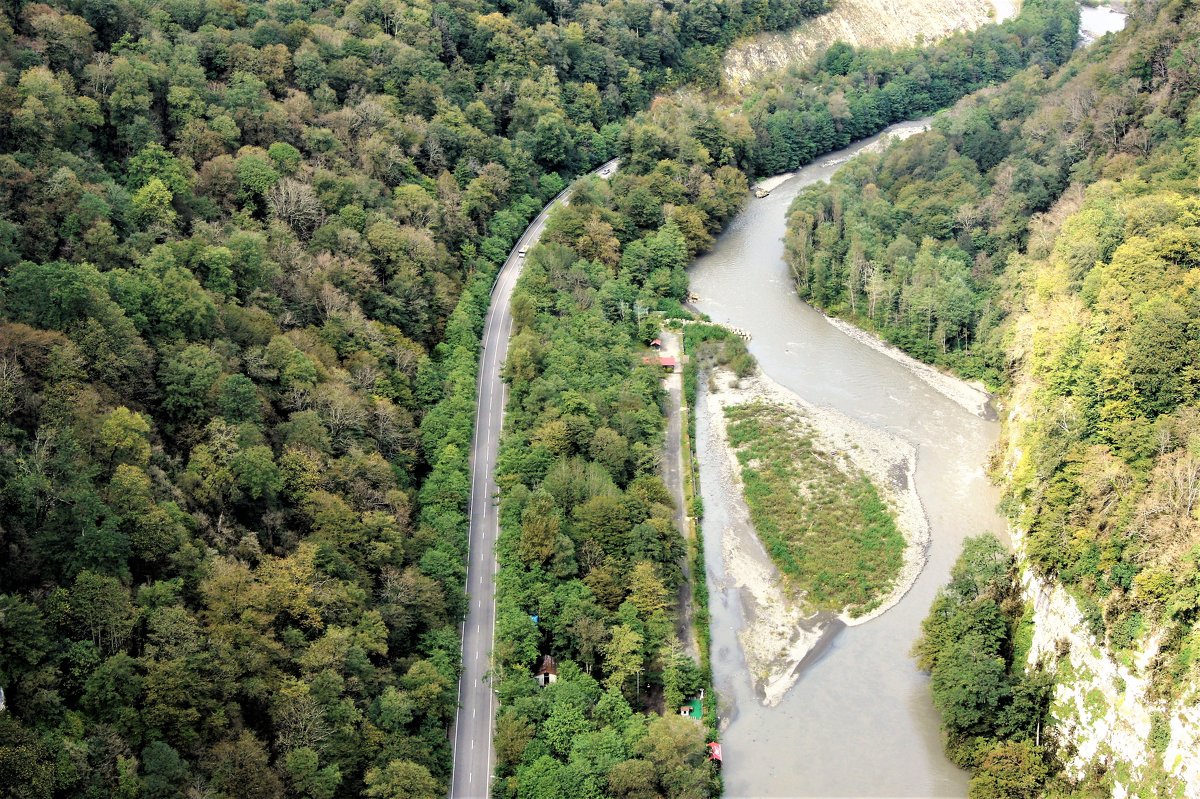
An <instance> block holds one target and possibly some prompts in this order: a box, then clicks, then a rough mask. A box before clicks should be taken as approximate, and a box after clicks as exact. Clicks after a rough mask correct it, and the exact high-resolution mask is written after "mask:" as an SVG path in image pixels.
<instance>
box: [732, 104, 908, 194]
mask: <svg viewBox="0 0 1200 799" xmlns="http://www.w3.org/2000/svg"><path fill="white" fill-rule="evenodd" d="M906 126H907V127H906ZM888 127H889V128H895V129H894V130H890V131H889V130H887V129H885V130H884V131H881V132H880V133H877V134H875V135H876V137H877V138H876V140H875V141H873V142H871V143H870V144H867V145H865V146H864V147H862V148H861V149H859V150H858V151H856V152H855V153H854V155H847V156H842V157H841V158H836V157H834V158H831V157H829V156H832V155H834V153H825V155H823V156H818V157H817V158H814V159H813V160H812V161H811V162H810V163H808V164H806V165H805V166H804V167H801V168H800V169H797V170H795V171H793V172H783V173H781V174H778V175H771V176H769V177H765V178H762V179H760V180H758V181H755V183H754V185H752V186H751V187H750V191H751V192H752V193H753V192H754V191H758V190H761V191H766V192H772V191H775V189H777V188H779V187H780V186H782V185H783V184H784V183H787V182H788V181H789V180H791V179H792V178H794V177H796V176H797V175H799V174H800V171H801V170H802V169H805V168H807V167H810V166H813V165H814V164H815V165H817V166H841V165H842V164H845V163H847V162H849V161H850V159H852V158H854V157H856V156H858V155H861V154H862V153H881V152H883V151H884V150H885V149H887V147H888V145H890V144H891V142H892V140H893V139H896V140H899V141H903V140H904V139H907V138H908V137H909V136H915V135H917V134H918V133H924V132H925V131H927V130H929V127H930V123H929V122H928V121H927V120H913V121H911V122H897V123H895V124H894V125H889V126H888ZM849 146H850V147H853V146H854V145H853V144H851V145H849Z"/></svg>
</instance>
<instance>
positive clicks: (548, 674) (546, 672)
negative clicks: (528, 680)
mask: <svg viewBox="0 0 1200 799" xmlns="http://www.w3.org/2000/svg"><path fill="white" fill-rule="evenodd" d="M533 679H535V680H537V684H538V685H540V686H542V687H543V688H545V687H546V686H547V685H553V684H554V683H556V682H558V664H556V663H555V662H554V658H552V657H550V656H549V655H542V656H541V657H540V658H538V664H537V668H536V669H534V672H533Z"/></svg>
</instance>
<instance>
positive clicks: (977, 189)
mask: <svg viewBox="0 0 1200 799" xmlns="http://www.w3.org/2000/svg"><path fill="white" fill-rule="evenodd" d="M1197 41H1200V13H1198V12H1197V10H1196V9H1195V8H1194V7H1193V5H1192V4H1190V3H1186V2H1162V3H1159V2H1141V3H1137V4H1134V5H1133V6H1132V8H1131V14H1130V21H1129V27H1128V29H1127V30H1126V31H1125V32H1124V33H1122V34H1120V35H1117V36H1113V37H1108V38H1106V39H1105V40H1102V41H1101V42H1100V43H1098V44H1096V45H1093V46H1092V47H1090V48H1088V49H1087V50H1084V51H1081V52H1079V53H1078V54H1077V55H1076V56H1075V57H1074V58H1073V59H1072V60H1071V61H1070V62H1069V63H1068V64H1067V65H1066V66H1065V67H1064V68H1063V69H1061V70H1059V71H1058V72H1055V73H1051V74H1047V73H1046V71H1045V70H1043V69H1041V68H1039V67H1033V68H1030V69H1027V70H1025V71H1024V72H1022V73H1021V74H1019V75H1018V76H1016V77H1015V78H1014V79H1013V80H1012V81H1010V82H1009V83H1007V84H1005V85H1003V86H1000V87H996V88H994V89H989V90H986V91H982V92H980V93H978V94H976V95H974V96H972V97H970V98H968V99H967V100H965V101H963V102H962V103H960V104H959V106H958V107H957V108H956V109H955V111H954V112H953V113H950V114H947V115H944V116H941V117H939V118H938V119H937V120H936V121H935V123H934V129H933V130H932V131H931V132H929V133H927V134H924V135H921V136H917V137H913V138H912V139H909V140H907V141H905V142H903V143H899V144H897V145H895V146H893V147H892V148H891V149H890V150H889V151H888V152H886V153H885V154H883V155H881V156H874V157H868V158H863V159H859V160H858V161H856V162H855V163H853V164H851V165H850V166H849V167H847V168H846V169H844V170H842V171H841V172H840V173H839V175H838V176H837V177H835V178H834V180H833V182H832V184H831V185H829V186H822V187H816V188H814V189H812V190H810V191H808V192H807V193H806V194H805V195H803V196H802V197H800V198H798V199H797V202H796V204H795V206H794V208H793V211H792V216H791V220H790V227H789V234H788V236H789V247H790V255H789V258H790V261H791V265H792V268H793V271H794V274H795V276H796V278H797V282H798V287H799V290H800V291H801V293H802V294H803V295H804V296H807V297H809V298H810V299H812V300H813V301H815V302H817V303H819V304H820V305H822V307H824V308H826V309H827V310H829V311H831V312H835V313H839V314H845V315H846V316H848V317H849V318H852V319H854V320H855V321H857V322H858V323H860V324H863V325H866V326H872V327H874V328H875V329H877V330H879V331H880V332H882V333H883V334H884V335H885V336H887V337H888V338H889V339H891V340H892V341H893V342H895V343H897V344H899V345H900V346H902V347H904V348H905V349H907V350H908V351H910V352H912V353H913V354H916V355H918V356H920V357H923V358H925V359H927V360H929V361H932V362H935V363H941V364H944V365H947V366H951V367H953V368H955V369H957V370H958V371H959V372H960V373H961V374H964V375H969V376H979V377H983V378H985V379H986V380H988V381H989V382H991V383H993V384H995V385H1001V386H1004V387H1006V389H1007V394H1006V396H1007V399H1008V402H1009V403H1010V408H1011V410H1010V422H1009V429H1008V431H1007V433H1006V451H1005V452H1004V453H1003V457H1001V458H999V459H998V465H999V466H1000V467H1001V470H1000V471H999V472H998V477H999V478H1000V479H1002V480H1004V482H1005V488H1006V499H1005V509H1006V511H1007V512H1008V514H1009V516H1010V518H1011V520H1012V522H1013V523H1014V527H1015V528H1016V530H1017V532H1018V533H1019V536H1020V541H1021V552H1022V553H1023V555H1024V557H1026V558H1027V559H1028V563H1029V565H1030V566H1031V567H1032V568H1033V569H1034V570H1035V571H1036V572H1037V573H1038V574H1040V575H1043V576H1045V577H1048V578H1051V579H1053V580H1055V581H1058V582H1060V583H1061V584H1063V585H1065V586H1066V587H1067V589H1068V590H1069V592H1070V593H1071V594H1072V596H1073V597H1074V598H1075V600H1076V602H1077V603H1078V605H1079V606H1080V608H1081V609H1082V610H1083V614H1084V617H1085V619H1086V622H1087V626H1088V628H1089V629H1088V632H1090V633H1091V634H1093V635H1094V636H1095V638H1096V640H1097V641H1099V642H1101V643H1103V644H1104V645H1105V646H1106V648H1107V650H1108V651H1110V652H1112V653H1113V655H1114V657H1115V658H1117V659H1118V660H1120V661H1121V662H1131V661H1130V658H1131V657H1132V653H1133V652H1134V651H1137V650H1139V649H1140V648H1141V647H1142V646H1143V645H1144V644H1145V643H1146V642H1147V641H1148V640H1150V639H1153V641H1154V643H1153V648H1154V649H1153V651H1155V654H1154V655H1153V658H1152V659H1151V660H1150V662H1149V665H1148V671H1147V673H1148V675H1149V678H1150V679H1149V685H1150V689H1149V693H1148V695H1147V696H1146V697H1143V699H1145V701H1147V702H1149V703H1151V704H1152V705H1153V706H1155V707H1160V708H1167V707H1168V706H1169V705H1170V703H1172V702H1174V701H1178V700H1179V699H1180V698H1181V696H1184V695H1186V694H1188V692H1190V691H1192V690H1194V689H1193V688H1192V687H1189V686H1194V685H1195V684H1196V681H1197V679H1198V678H1200V671H1198V666H1197V664H1198V663H1200V624H1198V622H1200V599H1198V597H1200V594H1198V593H1197V585H1200V582H1198V581H1200V576H1198V575H1200V528H1198V527H1197V513H1196V503H1195V501H1194V500H1195V496H1196V487H1197V486H1198V485H1200V465H1198V464H1200V459H1198V450H1197V444H1198V442H1197V438H1196V419H1197V418H1198V413H1200V409H1198V406H1197V401H1198V399H1200V397H1198V394H1197V388H1198V387H1200V375H1198V374H1197V372H1196V364H1197V363H1198V362H1200V331H1198V330H1197V327H1196V324H1195V320H1196V319H1197V318H1198V314H1200V306H1198V305H1197V291H1196V275H1197V271H1196V268H1197V266H1198V265H1200V264H1198V262H1197V260H1196V252H1197V250H1198V244H1200V238H1198V232H1197V231H1198V228H1197V220H1198V218H1200V217H1198V209H1200V204H1198V203H1200V199H1198V192H1200V189H1198V180H1197V178H1198V176H1200V162H1198V161H1197V152H1198V148H1200V144H1198V143H1200V50H1198V49H1197ZM951 593H952V592H951ZM997 596H1000V593H997ZM951 600H952V598H947V597H943V599H940V600H939V603H940V604H938V605H935V608H934V612H933V615H932V616H931V621H930V622H927V626H928V625H929V624H931V623H934V621H933V619H934V617H945V616H947V614H948V613H949V611H948V610H947V603H950V602H951ZM954 601H955V602H959V603H960V604H961V602H960V600H954ZM972 601H974V600H972ZM997 604H1002V602H1001V601H1000V600H997ZM988 612H989V613H990V612H991V611H990V610H989V611H988ZM951 615H952V614H951ZM938 623H940V622H938ZM1009 623H1010V624H1009V626H1010V627H1011V626H1012V619H1011V618H1009ZM988 624H993V625H996V624H998V622H988ZM997 630H999V627H997ZM927 638H928V630H927ZM1001 644H1002V646H1001V649H1002V650H1003V648H1004V647H1006V646H1007V647H1011V646H1012V644H1011V643H1003V642H1001ZM1004 657H1009V658H1010V659H1009V660H1008V661H1007V663H1001V665H1011V664H1012V660H1011V655H1009V654H1008V653H1007V652H1003V653H1002V656H1001V659H1002V660H1003V659H1004ZM922 660H923V663H924V665H926V666H931V665H932V664H933V661H931V660H930V658H928V657H927V656H922ZM934 692H935V700H936V699H937V697H938V692H939V687H938V671H937V669H936V668H935V669H934ZM942 709H943V714H944V720H945V722H946V725H947V729H948V732H949V745H950V748H951V751H952V752H955V753H957V755H958V756H963V755H964V753H965V755H967V756H965V757H962V762H966V763H968V764H970V765H973V766H975V767H982V768H984V769H985V771H986V770H987V769H988V768H989V767H988V765H987V759H988V757H989V756H988V755H986V753H985V752H983V751H980V750H975V752H974V754H971V751H970V750H969V749H965V748H964V747H963V746H962V744H963V743H964V736H963V734H964V732H965V733H968V734H982V735H984V736H985V737H987V736H993V734H994V733H995V732H996V731H997V730H1000V729H1002V728H1003V724H1004V710H1003V708H1002V707H1001V706H999V705H996V706H993V707H991V708H990V709H989V712H988V714H986V715H987V716H988V718H987V719H984V720H983V724H984V727H982V728H980V729H984V730H985V731H984V732H983V733H971V732H970V730H964V728H961V727H960V725H959V722H958V720H956V717H955V711H954V709H953V708H947V707H943V708H942ZM1164 718H1165V717H1160V718H1158V719H1157V721H1155V724H1156V725H1158V727H1156V728H1155V729H1156V730H1158V732H1156V733H1155V734H1153V735H1152V736H1151V740H1150V741H1148V742H1147V746H1148V747H1159V748H1158V749H1156V750H1155V751H1161V747H1162V746H1163V745H1164V744H1165V743H1166V739H1167V737H1169V735H1167V734H1166V732H1167V730H1166V728H1165V726H1164V721H1163V719H1164ZM988 729H990V730H991V732H987V731H986V730H988ZM1026 734H1027V732H1026V733H1022V735H1026ZM994 737H995V738H996V739H997V740H1005V741H1007V742H1008V743H1006V744H1005V746H1007V747H1008V750H1006V751H1007V754H1006V755H1005V757H1008V758H1010V759H1011V762H1012V763H1013V764H1017V767H1018V768H1029V767H1030V766H1029V758H1028V755H1029V751H1028V750H1027V749H1026V750H1024V751H1022V752H1018V751H1017V749H1015V748H1013V746H1015V745H1016V743H1019V742H1020V740H1021V738H1020V736H1016V737H1014V736H1012V735H1009V734H1003V735H995V736H994ZM1022 746H1024V745H1023V744H1022ZM1018 755H1019V757H1018ZM1021 763H1024V765H1020V764H1021ZM993 765H994V764H993ZM1046 765H1047V766H1048V767H1050V771H1052V770H1053V766H1054V761H1053V760H1052V759H1048V760H1047V761H1046ZM1048 773H1049V772H1048ZM1159 777H1162V775H1161V774H1160V775H1151V776H1150V777H1147V778H1146V779H1147V782H1146V783H1145V784H1144V785H1142V786H1141V788H1139V790H1142V789H1144V790H1145V791H1146V792H1147V793H1146V795H1149V794H1150V793H1156V792H1159V791H1163V792H1166V793H1168V794H1169V793H1170V792H1171V791H1173V790H1176V789H1178V787H1179V786H1174V787H1172V786H1171V782H1170V780H1169V779H1168V778H1165V777H1163V778H1162V779H1163V781H1162V782H1161V783H1159V782H1157V780H1158V779H1159ZM1088 780H1089V781H1088V782H1085V783H1084V784H1083V785H1079V786H1065V787H1064V786H1059V788H1056V789H1055V790H1061V791H1063V792H1065V793H1072V792H1078V795H1088V794H1087V791H1089V790H1091V791H1104V790H1105V787H1104V786H1105V785H1107V783H1106V782H1105V780H1106V777H1105V774H1104V773H1103V769H1100V771H1099V772H1097V773H1094V774H1091V775H1090V776H1089V777H1088ZM1013 790H1014V791H1016V792H1014V793H987V792H985V791H984V789H983V788H982V787H981V788H979V791H980V793H979V794H978V795H980V796H993V795H1030V794H1029V793H1028V791H1037V790H1040V787H1039V786H1036V785H1027V786H1026V788H1025V789H1023V790H1026V791H1027V792H1025V793H1022V792H1020V791H1017V789H1015V788H1014V789H1013ZM1072 795H1075V794H1072Z"/></svg>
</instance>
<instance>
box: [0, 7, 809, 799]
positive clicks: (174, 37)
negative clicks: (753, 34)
mask: <svg viewBox="0 0 1200 799" xmlns="http://www.w3.org/2000/svg"><path fill="white" fill-rule="evenodd" d="M823 8H824V4H823V2H820V0H813V1H812V2H802V3H798V4H797V3H787V4H782V3H776V2H766V3H756V4H745V5H741V4H738V3H730V4H723V5H721V6H717V5H716V4H713V3H706V2H696V3H691V4H680V5H677V6H675V7H673V8H672V9H669V10H668V9H666V8H662V7H660V6H656V5H653V4H651V3H643V2H638V1H637V0H632V1H631V2H622V3H617V4H608V5H599V4H593V3H585V4H571V3H553V4H544V5H537V4H534V3H524V4H520V5H511V4H510V5H506V6H505V7H504V8H503V9H500V8H498V7H496V6H493V5H491V4H488V3H485V2H472V1H471V0H463V2H457V1H456V2H438V3H427V2H393V0H381V1H376V0H355V1H354V2H347V3H335V4H319V3H307V2H296V1H294V0H271V2H257V1H255V0H252V1H251V2H239V1H238V0H233V1H232V2H220V3H216V2H205V0H197V1H196V2H178V1H176V0H162V1H161V2H160V1H157V0H152V1H151V2H144V3H132V2H125V0H115V1H114V2H104V3H97V2H90V1H89V0H81V1H80V2H74V0H71V1H70V2H67V1H65V0H64V1H63V2H58V1H57V0H56V1H55V2H50V3H20V4H16V3H6V4H4V5H3V6H2V14H0V420H2V421H0V519H2V521H0V544H2V550H0V551H2V553H3V554H2V555H0V688H3V690H4V692H5V696H6V699H7V711H6V712H4V713H2V714H0V792H3V794H4V795H5V796H20V797H50V796H72V797H76V796H79V797H109V796H129V797H133V796H140V797H147V798H148V799H153V798H154V797H178V796H184V795H187V796H205V797H233V796H238V797H276V796H283V795H286V796H297V797H301V796H302V797H312V798H313V799H328V798H329V797H352V796H369V797H394V796H422V797H424V796H435V795H440V794H442V793H443V792H444V786H445V782H446V780H447V777H448V774H449V768H450V752H449V745H448V741H447V738H446V729H447V726H448V725H449V723H450V721H451V720H452V719H453V717H454V712H455V683H456V680H457V676H458V663H457V660H458V656H459V637H458V631H457V622H458V620H459V618H460V617H461V613H462V609H463V607H464V602H465V596H464V592H463V588H462V586H463V573H464V572H463V556H464V547H465V543H466V519H465V515H464V512H463V511H464V509H465V505H466V500H467V496H468V491H469V484H468V480H467V472H468V451H469V443H470V436H471V429H470V426H471V419H472V405H473V399H474V387H475V375H476V371H475V370H476V359H477V349H478V329H479V326H480V324H481V319H482V314H483V312H484V310H485V309H486V305H487V302H488V292H489V289H490V285H491V279H492V276H493V274H494V270H495V266H496V265H497V264H498V263H500V262H501V261H502V260H503V258H504V257H505V256H506V255H507V253H508V251H509V249H510V247H511V246H512V244H513V242H514V241H515V239H516V237H517V236H518V235H519V234H520V233H521V232H522V231H523V229H524V227H525V225H526V223H527V222H528V220H529V219H530V218H531V217H532V216H533V214H534V213H535V212H536V211H537V209H538V208H540V207H541V205H542V204H543V202H545V201H546V200H547V199H548V198H550V197H553V196H554V195H556V194H557V193H558V192H559V191H560V190H561V189H562V188H563V187H564V185H565V184H566V181H567V179H569V177H570V176H571V175H572V174H574V173H578V172H579V171H581V170H582V169H584V168H587V167H590V166H592V165H595V164H598V163H600V162H602V161H604V160H606V159H607V158H609V157H611V156H612V155H613V154H615V153H616V152H618V151H619V150H621V149H625V150H627V151H628V150H629V149H630V148H629V147H628V146H627V145H623V144H622V142H623V141H625V140H626V138H627V136H626V134H625V133H624V130H625V128H624V119H625V117H626V116H627V115H628V114H630V113H632V112H634V111H637V110H639V109H641V108H644V107H645V106H646V105H647V104H648V102H649V99H650V98H651V97H652V96H653V94H654V93H655V92H656V91H658V90H659V89H661V88H664V87H670V86H674V85H677V84H682V83H686V82H687V81H689V80H693V79H697V78H701V77H703V76H705V75H709V74H713V71H714V70H715V69H716V64H717V63H718V60H719V53H720V48H721V47H722V46H723V45H724V44H725V43H726V42H728V41H730V40H731V39H732V38H733V36H735V35H737V34H740V33H746V32H750V31H754V30H758V29H763V28H769V27H777V26H784V25H790V24H793V23H794V22H795V21H797V20H798V19H799V18H801V17H802V16H803V15H805V14H809V13H815V12H818V11H820V10H822V9H823ZM716 129H719V128H716ZM658 160H659V159H658V158H655V161H654V163H655V164H656V163H657V161H658ZM714 168H715V167H714ZM731 169H732V168H731ZM650 171H652V170H647V172H650ZM685 174H687V173H686V170H685ZM655 180H656V181H659V182H660V183H662V184H663V185H666V186H668V187H669V192H670V198H671V200H670V201H671V202H672V203H674V204H675V208H676V210H675V211H674V215H675V216H676V217H677V218H678V220H679V221H678V225H679V227H676V228H673V230H675V233H674V234H670V233H668V234H664V236H666V238H667V239H670V241H669V242H668V244H669V246H671V247H676V248H678V247H680V246H682V245H680V240H681V236H680V233H679V230H680V229H684V230H687V231H690V233H689V235H692V236H702V235H703V236H708V235H711V234H712V232H714V231H715V230H717V229H719V227H720V222H721V219H723V218H724V216H725V215H727V211H726V210H725V209H726V208H728V207H733V206H735V205H736V203H737V202H738V201H740V198H741V196H742V195H743V194H744V188H745V186H744V180H741V178H740V173H738V172H737V170H736V169H734V170H732V172H730V173H728V174H725V173H719V174H717V176H716V178H715V180H713V179H708V180H707V182H704V181H701V180H700V176H699V175H698V174H697V175H695V176H690V177H688V178H687V181H686V183H687V185H688V188H687V189H686V190H684V189H682V188H679V187H681V186H682V185H683V183H684V182H685V181H681V180H680V175H679V174H677V173H675V172H671V171H669V170H668V169H667V168H666V167H664V168H663V170H662V171H660V172H659V173H656V174H655V175H646V176H644V177H643V178H642V181H643V182H646V183H648V182H651V181H655ZM630 185H632V184H630ZM715 186H720V187H723V188H714V187H715ZM731 187H732V188H731ZM667 190H668V189H664V191H667ZM730 191H732V192H733V193H732V194H730ZM681 192H682V193H681ZM685 200H686V201H687V203H693V204H694V205H695V207H693V208H691V209H690V210H689V208H687V207H685V205H686V204H687V203H685ZM663 201H664V200H663V199H662V198H661V197H658V196H656V195H653V194H646V193H645V192H643V194H635V199H634V200H631V201H628V202H629V206H630V207H633V206H636V207H637V208H638V209H639V211H640V212H641V214H642V216H641V217H639V224H643V223H644V224H646V225H648V226H649V228H652V229H657V227H658V226H659V225H660V224H661V223H662V222H663V212H662V202H663ZM706 203H707V205H706ZM587 222H588V224H589V225H591V227H588V229H587V233H588V235H591V236H592V238H591V239H590V241H591V242H592V246H593V247H595V248H596V251H595V254H592V251H589V254H588V257H595V258H597V259H598V260H597V263H603V264H606V265H607V264H609V261H610V259H611V257H612V256H611V254H612V253H613V252H614V250H613V249H612V247H613V246H614V243H615V241H616V239H615V238H613V237H612V236H611V230H612V228H611V226H608V223H607V222H606V221H604V220H599V219H596V220H590V219H589V220H587ZM556 224H558V225H559V228H558V232H557V235H559V236H561V237H563V238H566V239H570V240H572V241H574V240H575V239H577V238H578V236H579V235H580V234H579V231H578V229H576V228H574V227H570V224H573V223H571V222H570V220H568V219H560V220H558V221H557V222H556ZM617 229H619V230H620V235H621V236H623V237H624V236H630V237H632V236H633V232H634V231H633V229H632V228H629V229H627V228H626V227H625V226H624V225H623V223H619V224H618V225H617ZM605 230H607V231H608V233H605ZM672 236H673V238H672ZM665 240H666V239H664V241H665ZM655 241H657V239H656V240H655ZM668 244H664V245H663V246H668ZM640 246H641V247H642V251H641V252H642V253H643V254H642V255H641V256H638V257H634V256H633V255H630V257H629V259H628V263H629V264H630V266H629V269H630V270H631V271H633V272H636V273H637V274H638V275H639V277H638V280H639V281H640V280H642V279H643V278H651V279H653V280H655V281H661V282H662V284H663V285H664V286H667V285H674V286H675V287H676V293H678V286H679V285H680V283H679V277H678V275H681V274H682V272H681V271H679V268H680V264H681V262H682V261H683V260H685V259H686V257H687V254H688V252H691V251H693V250H691V249H689V248H686V247H685V248H684V249H682V250H678V249H676V250H672V251H671V252H670V253H668V254H666V255H664V254H661V253H660V252H659V251H658V250H655V249H654V247H653V246H651V243H649V242H643V243H642V244H641V245H640ZM664 269H665V272H664V271H663V270H664ZM572 280H574V278H572ZM624 301H625V298H624V297H615V298H613V299H612V302H616V303H620V302H624ZM655 418H656V417H655ZM622 429H626V430H627V431H632V432H631V434H630V435H629V438H630V439H632V442H634V443H636V442H638V441H640V439H639V438H638V437H637V436H639V435H640V436H648V435H652V433H653V430H654V423H653V421H652V420H649V421H647V420H640V419H639V420H638V421H636V422H634V423H630V425H626V426H625V427H624V428H622ZM633 433H636V434H637V435H633ZM601 440H604V436H603V435H602V436H601ZM642 443H643V444H644V443H645V442H642ZM635 454H637V455H638V456H639V457H642V458H645V457H647V456H646V455H645V453H643V452H642V451H640V450H639V451H637V453H635ZM631 464H632V462H631ZM632 469H633V467H632V465H631V466H630V475H632V473H633V472H632ZM621 479H624V478H621ZM664 758H667V756H666V755H664ZM668 759H669V758H668ZM665 762H666V760H660V765H661V763H665ZM664 768H665V766H664Z"/></svg>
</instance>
